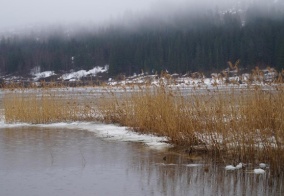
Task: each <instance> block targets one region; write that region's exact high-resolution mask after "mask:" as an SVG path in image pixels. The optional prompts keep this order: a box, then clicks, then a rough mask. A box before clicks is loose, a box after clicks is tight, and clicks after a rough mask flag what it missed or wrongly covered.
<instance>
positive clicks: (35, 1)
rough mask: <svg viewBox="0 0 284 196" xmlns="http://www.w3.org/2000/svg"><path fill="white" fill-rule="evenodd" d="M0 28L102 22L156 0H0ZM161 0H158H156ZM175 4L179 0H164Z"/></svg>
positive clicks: (135, 11)
mask: <svg viewBox="0 0 284 196" xmlns="http://www.w3.org/2000/svg"><path fill="white" fill-rule="evenodd" d="M3 1H4V2H3ZM3 1H1V6H0V29H3V28H7V27H15V26H24V25H33V24H43V25H44V24H50V23H51V24H52V23H62V22H64V23H76V22H88V21H92V22H102V21H106V20H110V19H115V18H117V17H121V16H122V15H123V14H124V13H125V12H129V11H130V12H133V13H137V12H139V13H141V12H144V11H145V10H148V9H149V8H150V7H153V5H154V4H156V3H157V2H158V0H3ZM160 1H162V0H159V2H160ZM167 1H169V2H175V4H178V3H179V2H180V1H181V0H167Z"/></svg>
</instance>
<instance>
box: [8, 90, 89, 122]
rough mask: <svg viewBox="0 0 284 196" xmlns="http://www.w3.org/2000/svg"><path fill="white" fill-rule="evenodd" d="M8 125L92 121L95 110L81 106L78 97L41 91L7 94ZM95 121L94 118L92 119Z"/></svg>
mask: <svg viewBox="0 0 284 196" xmlns="http://www.w3.org/2000/svg"><path fill="white" fill-rule="evenodd" d="M3 105H4V115H5V121H6V122H7V123H15V122H25V123H33V124H40V123H54V122H70V121H78V120H90V119H91V116H93V115H92V114H93V112H94V111H93V109H92V108H90V107H89V105H83V104H80V102H79V100H78V97H75V96H64V93H63V94H62V92H57V91H51V90H46V89H41V90H38V91H28V90H27V91H25V90H20V91H14V92H7V93H5V96H4V98H3ZM92 119H93V118H92Z"/></svg>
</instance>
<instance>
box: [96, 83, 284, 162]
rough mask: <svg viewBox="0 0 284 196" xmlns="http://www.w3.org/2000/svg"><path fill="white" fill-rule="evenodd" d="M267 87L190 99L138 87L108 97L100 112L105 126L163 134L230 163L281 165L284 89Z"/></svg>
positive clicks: (163, 89)
mask: <svg viewBox="0 0 284 196" xmlns="http://www.w3.org/2000/svg"><path fill="white" fill-rule="evenodd" d="M265 88H267V87H261V86H250V87H248V89H234V88H231V89H226V90H224V89H223V90H218V88H216V89H214V90H201V91H200V90H198V89H196V90H192V92H190V93H189V94H188V95H184V94H182V93H183V92H182V91H181V90H179V89H171V88H169V87H165V86H161V87H148V88H140V90H139V91H137V92H134V93H131V94H127V93H125V95H120V96H116V94H114V93H111V94H112V96H110V97H111V98H108V99H104V101H103V102H101V108H100V112H101V115H102V116H103V120H104V121H105V122H108V123H119V124H121V125H124V126H128V127H132V128H133V129H134V130H136V131H138V132H141V133H151V134H156V135H162V136H166V137H168V138H169V140H170V141H171V142H172V143H175V144H177V145H182V146H187V147H188V148H191V147H193V146H195V145H205V146H206V149H207V150H208V151H211V152H212V151H213V152H219V153H220V152H227V153H226V154H227V155H228V156H229V157H230V158H231V159H233V160H234V161H247V160H250V161H251V160H254V161H269V162H270V161H272V163H278V164H276V165H277V167H278V166H279V164H280V165H281V164H282V162H283V161H284V149H283V147H284V146H283V142H284V126H283V125H284V124H283V122H284V92H283V91H284V88H283V87H281V86H276V87H273V86H270V87H269V90H267V89H265ZM273 160H275V161H273ZM272 165H273V164H272ZM281 167H284V165H281Z"/></svg>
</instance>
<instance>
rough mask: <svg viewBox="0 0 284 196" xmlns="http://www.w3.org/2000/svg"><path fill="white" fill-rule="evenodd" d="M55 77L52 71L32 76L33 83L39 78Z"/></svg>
mask: <svg viewBox="0 0 284 196" xmlns="http://www.w3.org/2000/svg"><path fill="white" fill-rule="evenodd" d="M53 75H55V73H54V71H44V72H40V73H35V74H34V76H35V77H34V81H37V80H39V79H40V78H47V77H50V76H53Z"/></svg>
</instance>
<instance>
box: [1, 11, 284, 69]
mask: <svg viewBox="0 0 284 196" xmlns="http://www.w3.org/2000/svg"><path fill="white" fill-rule="evenodd" d="M269 9H270V10H269V11H267V12H263V11H259V10H257V9H256V8H253V9H252V8H250V9H248V10H246V11H245V13H244V12H229V11H227V12H224V13H221V12H220V11H218V10H214V11H212V10H207V11H206V12H202V13H200V14H198V13H192V14H191V13H183V14H181V15H177V16H175V17H172V19H170V20H167V21H162V20H159V19H157V20H149V19H147V18H146V17H145V18H144V20H141V21H140V22H138V23H137V24H136V25H133V26H128V25H127V24H126V25H108V26H107V27H104V28H100V29H97V30H96V31H94V32H90V31H86V32H84V31H83V30H82V31H81V32H80V33H77V34H76V35H73V36H67V35H66V34H65V33H63V31H62V32H60V30H58V31H56V32H54V33H51V34H49V35H48V36H42V37H40V36H35V35H32V34H30V35H29V36H11V35H10V36H2V38H0V39H1V41H0V73H1V75H3V74H27V73H29V71H30V69H31V68H33V67H37V66H40V68H41V70H42V71H45V70H54V71H57V72H60V71H68V70H71V69H74V70H79V69H91V68H93V67H94V66H104V65H106V64H108V65H109V73H110V74H111V75H118V74H125V75H132V74H134V73H140V72H141V70H143V71H144V72H148V73H154V72H160V71H161V70H168V71H170V72H171V73H173V72H177V73H186V72H195V71H200V72H204V73H210V72H215V71H220V70H222V69H224V68H226V67H227V66H228V64H227V62H228V61H232V62H235V61H236V60H238V59H240V62H241V65H240V66H241V67H242V68H243V69H244V70H251V69H252V68H254V67H255V66H271V67H275V68H276V69H278V70H281V69H282V68H283V67H284V13H283V10H278V9H277V8H275V7H274V8H269Z"/></svg>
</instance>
